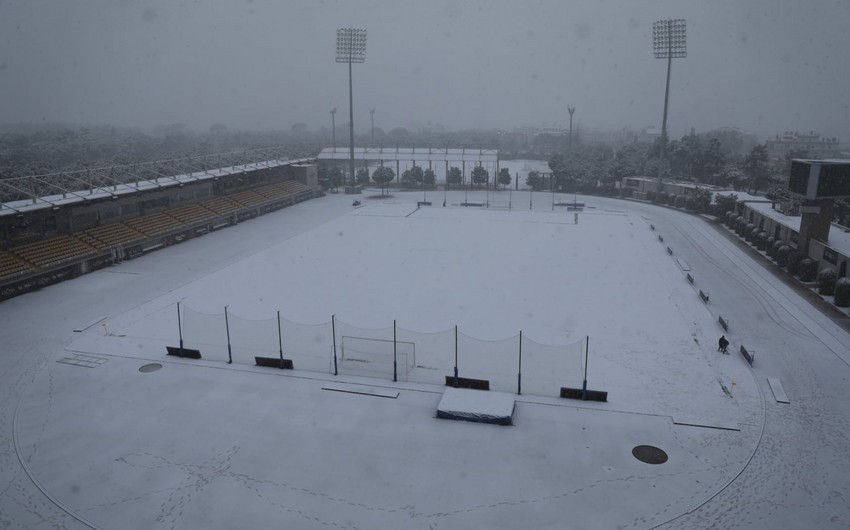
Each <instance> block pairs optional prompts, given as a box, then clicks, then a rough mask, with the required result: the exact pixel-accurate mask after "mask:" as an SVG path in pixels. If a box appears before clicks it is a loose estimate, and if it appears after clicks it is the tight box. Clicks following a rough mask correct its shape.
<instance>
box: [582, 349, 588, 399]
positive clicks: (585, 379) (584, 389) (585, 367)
mask: <svg viewBox="0 0 850 530" xmlns="http://www.w3.org/2000/svg"><path fill="white" fill-rule="evenodd" d="M589 346H590V335H588V336H587V337H586V338H585V341H584V382H583V383H582V384H581V399H582V401H587V350H588V348H589Z"/></svg>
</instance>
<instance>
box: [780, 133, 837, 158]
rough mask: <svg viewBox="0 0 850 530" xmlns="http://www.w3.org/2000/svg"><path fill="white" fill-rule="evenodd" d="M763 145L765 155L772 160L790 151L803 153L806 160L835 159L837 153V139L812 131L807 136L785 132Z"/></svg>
mask: <svg viewBox="0 0 850 530" xmlns="http://www.w3.org/2000/svg"><path fill="white" fill-rule="evenodd" d="M765 143H766V144H767V154H768V155H770V156H771V157H774V158H783V157H785V156H786V155H787V154H788V153H790V152H792V151H796V152H798V153H799V152H805V154H806V158H835V157H837V156H838V153H839V151H838V139H837V138H825V137H821V136H820V135H819V134H815V133H814V131H810V132H809V134H801V133H799V132H797V131H785V132H784V133H782V134H777V135H776V136H775V137H774V138H773V139H770V140H767V142H765Z"/></svg>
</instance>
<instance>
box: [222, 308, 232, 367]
mask: <svg viewBox="0 0 850 530" xmlns="http://www.w3.org/2000/svg"><path fill="white" fill-rule="evenodd" d="M224 329H225V331H226V332H227V364H233V352H232V351H231V348H230V323H229V322H228V319H227V306H224Z"/></svg>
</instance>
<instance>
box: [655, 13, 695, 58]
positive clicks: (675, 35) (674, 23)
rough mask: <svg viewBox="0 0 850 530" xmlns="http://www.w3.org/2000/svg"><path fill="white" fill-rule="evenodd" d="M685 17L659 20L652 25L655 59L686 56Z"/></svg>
mask: <svg viewBox="0 0 850 530" xmlns="http://www.w3.org/2000/svg"><path fill="white" fill-rule="evenodd" d="M685 24H686V23H685V19H683V18H672V19H667V20H659V21H657V22H655V23H654V24H653V25H652V45H653V49H654V51H655V58H656V59H680V58H684V57H687V56H688V44H687V37H686V29H685V28H686V26H685Z"/></svg>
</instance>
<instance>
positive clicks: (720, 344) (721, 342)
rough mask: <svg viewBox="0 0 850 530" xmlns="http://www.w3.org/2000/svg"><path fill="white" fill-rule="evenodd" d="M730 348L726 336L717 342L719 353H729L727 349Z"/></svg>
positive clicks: (722, 336)
mask: <svg viewBox="0 0 850 530" xmlns="http://www.w3.org/2000/svg"><path fill="white" fill-rule="evenodd" d="M727 347H729V341H728V340H726V336H725V335H721V336H720V340H718V341H717V351H719V352H722V353H729V352H728V351H726V348H727Z"/></svg>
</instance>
